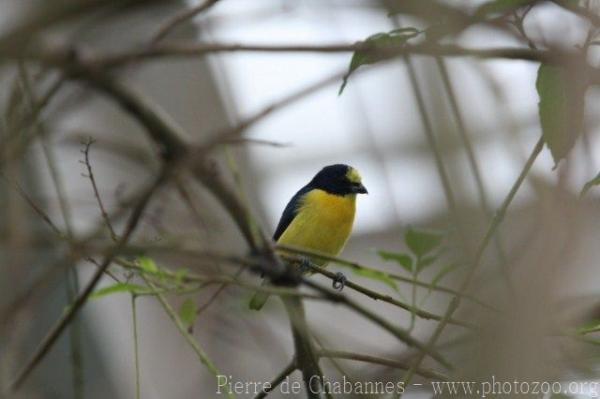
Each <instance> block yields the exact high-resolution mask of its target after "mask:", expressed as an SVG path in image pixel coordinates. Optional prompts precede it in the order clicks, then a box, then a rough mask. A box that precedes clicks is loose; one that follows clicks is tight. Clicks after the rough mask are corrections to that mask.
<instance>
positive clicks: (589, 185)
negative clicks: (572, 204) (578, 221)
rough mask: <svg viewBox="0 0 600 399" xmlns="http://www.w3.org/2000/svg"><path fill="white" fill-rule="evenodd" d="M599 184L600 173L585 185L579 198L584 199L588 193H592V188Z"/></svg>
mask: <svg viewBox="0 0 600 399" xmlns="http://www.w3.org/2000/svg"><path fill="white" fill-rule="evenodd" d="M599 184H600V173H598V174H597V175H596V177H594V178H593V179H592V180H590V181H588V182H587V183H585V185H584V186H583V188H582V189H581V193H580V194H579V196H580V197H583V196H584V195H585V194H586V193H587V192H588V191H590V189H591V188H592V187H594V186H597V185H599Z"/></svg>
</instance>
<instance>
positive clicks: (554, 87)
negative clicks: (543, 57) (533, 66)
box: [535, 64, 585, 168]
mask: <svg viewBox="0 0 600 399" xmlns="http://www.w3.org/2000/svg"><path fill="white" fill-rule="evenodd" d="M579 75H582V74H579V73H576V71H573V70H568V69H567V68H565V67H563V66H556V65H548V64H542V65H540V68H539V69H538V75H537V81H536V84H535V86H536V89H537V92H538V95H539V97H540V101H539V104H538V106H539V115H540V124H541V126H542V136H543V139H544V143H545V144H546V145H547V146H548V148H549V149H550V152H551V153H552V158H553V159H554V164H555V166H554V167H555V168H556V166H557V165H558V162H559V161H560V160H561V159H563V158H564V157H565V156H566V155H567V154H568V152H569V151H570V150H571V148H573V145H574V144H575V141H576V140H577V138H578V137H579V134H580V132H581V128H582V122H583V99H584V94H585V85H584V84H583V81H582V79H581V77H580V76H579Z"/></svg>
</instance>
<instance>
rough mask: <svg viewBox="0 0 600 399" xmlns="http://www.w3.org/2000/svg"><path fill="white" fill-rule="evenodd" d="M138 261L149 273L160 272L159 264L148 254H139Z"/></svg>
mask: <svg viewBox="0 0 600 399" xmlns="http://www.w3.org/2000/svg"><path fill="white" fill-rule="evenodd" d="M137 263H138V264H139V265H140V267H141V268H142V270H143V271H145V272H147V273H152V274H157V273H158V272H159V270H158V266H156V263H155V262H154V260H153V259H151V258H148V257H147V256H139V257H138V258H137Z"/></svg>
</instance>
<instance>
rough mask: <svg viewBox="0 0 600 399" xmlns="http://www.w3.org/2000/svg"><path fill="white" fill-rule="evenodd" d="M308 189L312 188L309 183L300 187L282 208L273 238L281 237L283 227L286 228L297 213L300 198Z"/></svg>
mask: <svg viewBox="0 0 600 399" xmlns="http://www.w3.org/2000/svg"><path fill="white" fill-rule="evenodd" d="M310 190H312V187H311V186H310V185H306V186H304V187H302V188H301V189H300V190H299V191H298V192H297V193H296V194H294V196H293V197H292V199H291V200H290V202H288V204H287V206H286V207H285V209H284V210H283V213H282V214H281V219H279V224H277V229H275V234H273V240H275V241H277V240H279V237H281V235H282V234H283V232H284V231H285V229H287V228H288V226H289V225H290V223H292V220H294V218H295V217H296V214H297V213H298V207H299V205H300V200H301V199H302V197H303V196H304V194H306V193H307V192H309V191H310Z"/></svg>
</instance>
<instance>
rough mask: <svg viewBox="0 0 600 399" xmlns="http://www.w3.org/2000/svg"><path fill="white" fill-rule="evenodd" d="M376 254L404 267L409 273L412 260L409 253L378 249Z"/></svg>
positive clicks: (411, 267) (411, 268)
mask: <svg viewBox="0 0 600 399" xmlns="http://www.w3.org/2000/svg"><path fill="white" fill-rule="evenodd" d="M377 254H378V255H379V257H380V258H381V259H383V260H385V261H392V262H396V263H398V264H399V265H400V266H402V267H403V268H404V270H406V271H407V272H409V273H412V270H413V260H412V258H411V257H410V255H408V254H405V253H401V252H390V251H383V250H378V251H377Z"/></svg>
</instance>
